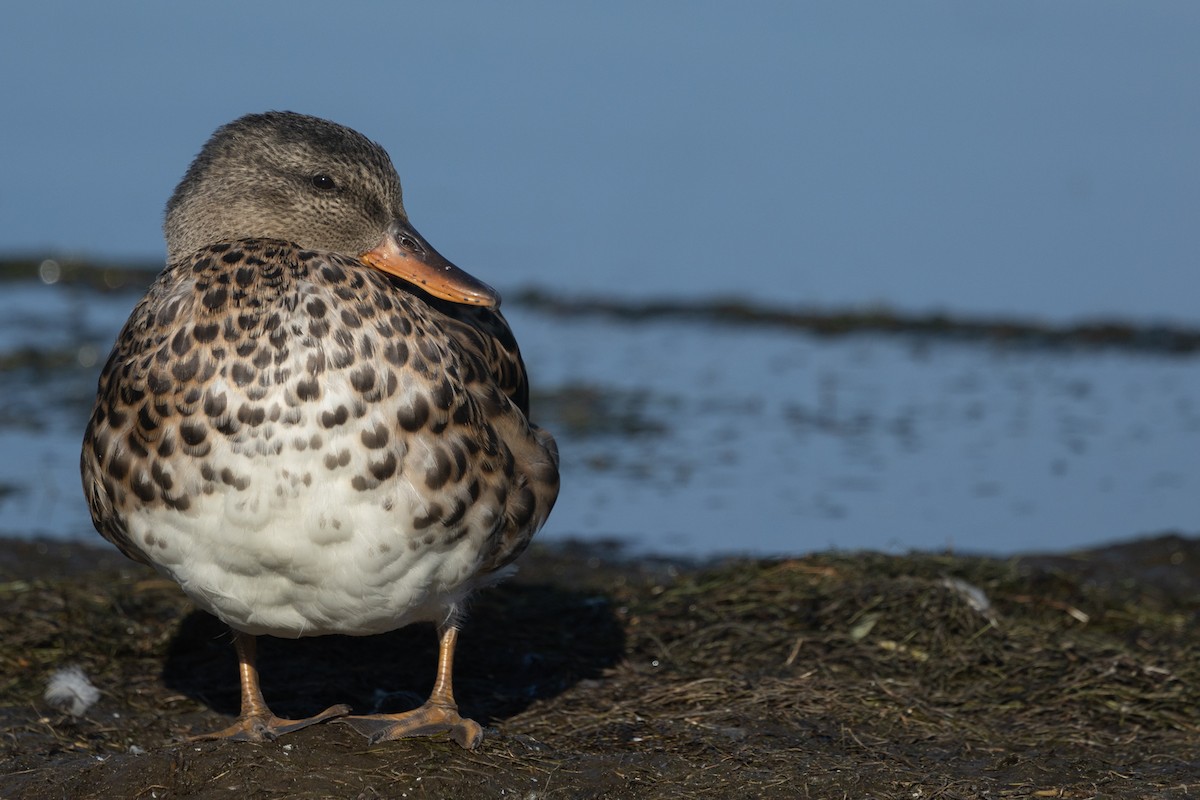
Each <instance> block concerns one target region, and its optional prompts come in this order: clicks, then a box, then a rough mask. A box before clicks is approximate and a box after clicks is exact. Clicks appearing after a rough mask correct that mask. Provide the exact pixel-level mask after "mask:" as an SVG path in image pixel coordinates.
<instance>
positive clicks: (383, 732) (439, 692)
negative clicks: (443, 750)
mask: <svg viewBox="0 0 1200 800" xmlns="http://www.w3.org/2000/svg"><path fill="white" fill-rule="evenodd" d="M439 633H440V635H441V646H440V647H439V648H438V670H437V680H436V681H435V682H434V684H433V691H432V692H430V694H429V699H428V700H426V701H425V705H423V706H421V707H420V708H416V709H413V710H412V711H405V712H404V713H402V714H370V715H365V716H361V717H345V718H344V719H340V720H338V722H344V723H346V724H347V725H350V726H352V727H353V728H354V730H356V731H358V732H359V733H361V734H362V735H363V736H366V737H367V739H368V740H369V741H370V743H371V744H376V743H377V742H386V741H389V740H392V739H404V738H407V737H409V736H433V735H435V734H438V733H449V734H450V736H451V738H453V739H454V741H456V742H458V743H459V744H460V745H462V746H463V747H465V748H466V749H468V750H474V749H475V748H476V747H478V746H479V743H480V742H482V741H483V728H481V727H480V726H479V723H477V722H475V720H471V719H463V718H462V717H460V716H459V715H458V704H456V703H455V702H454V688H453V686H452V683H453V681H452V674H451V673H453V672H454V647H455V645H456V644H457V642H458V628H456V627H454V626H453V625H445V626H443V627H442V628H441V629H440V631H439Z"/></svg>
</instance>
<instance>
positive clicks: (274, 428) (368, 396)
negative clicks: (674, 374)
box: [83, 239, 558, 572]
mask: <svg viewBox="0 0 1200 800" xmlns="http://www.w3.org/2000/svg"><path fill="white" fill-rule="evenodd" d="M315 287H320V288H319V289H317V288H315ZM322 343H323V344H322ZM292 349H299V350H301V351H304V352H307V353H309V355H308V358H307V362H308V370H307V371H305V372H303V373H295V374H293V373H290V372H288V371H287V370H286V369H281V368H280V367H279V364H280V362H282V361H283V360H284V356H286V355H287V353H288V351H289V350H292ZM217 378H220V379H222V380H223V381H225V382H227V383H231V384H232V385H231V386H228V388H226V389H225V390H224V391H214V390H213V388H212V386H213V382H214V379H217ZM333 379H345V380H348V381H349V382H350V383H351V385H352V386H353V387H354V388H355V389H356V390H357V391H358V392H359V399H358V402H355V403H353V404H350V405H349V406H346V405H342V404H339V405H337V406H335V407H332V408H327V409H325V411H324V412H323V415H322V417H321V424H322V427H324V428H326V429H328V430H329V431H331V432H332V431H334V430H336V429H337V428H339V427H340V426H344V425H353V424H354V421H355V420H356V419H360V418H362V417H363V415H364V414H365V412H366V411H367V409H368V408H369V407H372V406H378V405H387V406H391V407H392V408H391V410H392V412H393V413H392V417H393V419H394V425H392V426H391V427H390V428H388V427H381V428H379V429H377V430H376V429H372V430H371V431H364V432H363V433H362V435H361V436H360V440H361V441H362V443H363V446H364V447H368V448H372V449H373V450H374V451H375V458H374V460H372V461H371V462H370V465H369V467H368V469H367V470H366V471H364V472H362V473H361V474H345V472H344V471H339V470H337V469H336V468H335V469H331V470H330V474H327V475H324V476H313V479H314V480H342V481H349V482H350V483H351V485H352V486H354V487H355V488H359V489H361V490H362V491H372V490H375V489H377V488H378V487H379V486H380V484H382V483H385V482H387V481H391V480H399V479H401V478H404V477H407V478H410V479H411V478H412V476H411V475H409V472H410V470H411V467H410V466H409V465H408V464H407V463H406V454H407V453H409V452H411V451H412V448H411V446H405V443H406V442H409V441H410V440H411V439H413V438H414V437H422V438H423V439H426V440H431V441H436V442H437V444H436V445H435V446H436V448H437V449H436V450H435V453H436V457H437V466H436V467H435V468H434V469H431V470H427V471H425V474H423V475H422V476H420V479H421V481H422V482H423V483H424V486H425V487H426V489H427V490H428V492H429V493H431V494H436V496H437V497H438V498H439V501H438V502H437V503H436V504H435V506H436V508H437V510H438V512H439V513H436V514H433V515H430V516H429V517H428V518H422V519H420V520H417V521H416V524H417V527H418V529H419V530H421V531H429V532H431V533H433V534H434V536H435V538H436V539H437V540H454V539H456V538H459V537H461V536H464V535H466V533H467V532H466V531H464V530H463V528H462V525H461V522H462V520H463V518H464V516H466V514H467V511H468V510H470V509H471V508H472V507H473V506H477V505H483V506H490V507H493V508H494V510H495V512H496V514H495V516H496V519H497V523H496V528H495V530H493V531H488V532H487V537H486V539H487V544H486V552H485V556H484V559H483V560H484V564H485V566H484V571H485V572H486V571H494V570H497V569H499V568H501V567H503V566H505V565H506V564H508V563H510V562H511V561H512V560H513V559H514V558H515V557H516V556H517V555H519V554H520V552H521V551H522V550H523V549H524V548H525V546H526V545H527V544H528V542H529V539H530V536H531V535H532V533H533V531H534V530H536V528H537V527H538V526H540V524H541V522H542V521H543V520H544V519H545V517H546V515H547V514H548V513H549V511H550V508H551V507H552V506H553V503H554V499H555V497H556V496H557V490H558V471H557V464H558V459H557V448H556V446H555V444H554V441H553V438H552V437H550V436H549V434H547V433H545V432H544V431H541V430H540V429H538V428H537V427H536V426H533V425H531V424H530V423H529V422H528V420H527V418H526V413H527V409H528V383H527V379H526V375H525V367H524V364H523V363H522V360H521V356H520V353H519V351H518V349H517V345H516V341H515V339H514V338H513V336H512V333H511V331H510V330H509V327H508V324H507V323H506V322H505V320H504V318H503V317H502V316H501V315H500V313H499V312H498V311H491V310H487V309H480V308H469V307H465V306H459V305H456V304H453V303H448V302H445V301H439V300H435V299H433V298H430V297H428V296H422V295H421V293H419V292H418V291H416V290H414V289H412V288H411V287H406V286H405V285H404V284H403V283H401V282H400V281H398V280H396V279H394V278H391V277H389V276H387V275H384V274H383V273H380V272H379V271H377V270H375V269H372V268H370V267H367V266H365V265H363V264H361V263H359V262H357V261H355V260H354V259H351V258H347V257H344V256H340V255H337V254H331V253H316V252H313V251H305V250H302V249H300V248H298V247H297V246H295V245H292V244H290V243H287V242H283V241H278V240H263V239H249V240H242V241H238V242H234V243H220V244H215V245H211V246H209V247H206V248H204V249H203V250H201V251H200V252H198V253H197V254H196V255H195V256H194V257H193V258H191V259H189V260H186V261H183V262H180V263H176V264H173V265H171V266H170V267H168V268H167V269H166V270H164V272H163V273H162V274H161V276H160V277H159V279H158V280H157V281H156V282H155V284H154V286H153V287H152V289H151V290H150V292H149V293H148V294H147V296H146V297H145V298H144V299H143V300H142V302H141V303H139V304H138V306H137V308H136V309H135V310H134V312H133V314H132V315H131V317H130V319H129V321H128V323H127V324H126V326H125V328H124V330H123V331H122V332H121V335H120V336H119V338H118V340H117V344H116V346H115V348H114V350H113V353H112V356H111V357H110V359H109V361H108V363H107V364H106V366H105V368H104V371H103V373H102V375H101V379H100V385H99V391H98V394H97V401H96V407H95V411H94V413H93V416H92V420H91V423H90V424H89V426H88V429H87V434H86V438H85V442H84V451H83V473H84V482H85V491H86V494H87V498H88V503H89V506H90V508H91V510H92V517H93V521H94V522H95V524H96V527H97V529H98V530H99V531H100V532H101V533H102V534H103V535H104V536H105V538H107V539H108V540H109V541H111V542H113V543H114V544H115V545H117V547H119V548H120V549H121V551H122V552H124V553H125V554H126V555H128V556H130V557H132V558H135V559H138V560H142V561H145V560H147V559H146V557H145V556H144V555H143V553H142V550H143V548H144V547H145V546H146V545H147V543H144V542H143V543H135V542H131V541H130V540H129V538H128V534H127V531H126V528H125V525H124V514H125V513H126V510H127V509H128V507H129V506H130V505H131V504H137V505H139V506H142V507H146V506H155V505H161V506H165V507H169V508H174V509H180V510H186V509H187V507H188V505H189V503H190V499H189V496H190V494H191V493H193V492H195V491H199V492H202V493H206V494H207V493H212V492H213V491H216V490H217V489H218V488H223V487H233V489H235V490H236V489H237V487H238V485H239V483H240V482H241V481H242V479H243V476H241V475H239V474H237V473H236V472H234V471H231V470H230V469H228V468H223V467H222V465H220V464H218V463H213V462H211V461H209V460H208V459H207V456H208V454H209V451H210V450H211V443H210V442H209V439H210V437H212V438H216V437H224V438H225V439H227V440H229V442H231V443H234V444H235V446H236V448H237V449H241V450H251V451H254V452H259V453H261V454H280V453H286V452H287V451H288V450H290V449H299V450H304V449H307V448H309V447H321V445H322V442H321V437H320V434H319V433H318V434H313V435H298V434H297V433H296V432H295V431H293V430H292V429H291V426H293V425H294V424H295V423H297V422H298V421H299V417H298V415H297V414H296V413H295V407H296V406H298V405H300V404H305V403H318V404H319V403H321V398H322V382H323V381H328V380H333ZM276 384H284V385H286V386H287V387H288V391H287V393H286V398H287V399H286V402H283V403H279V402H274V403H272V404H269V405H268V404H263V403H261V402H260V401H261V400H262V399H263V396H264V394H265V392H264V387H266V386H269V385H276ZM402 384H409V385H412V384H417V385H418V386H419V388H418V390H417V398H416V400H415V401H414V402H413V403H411V404H400V403H398V402H397V401H396V399H395V398H396V396H397V394H398V392H399V389H400V387H401V385H402ZM331 458H333V459H334V461H335V462H336V458H337V456H336V454H335V455H332V456H331ZM183 460H186V461H189V462H193V463H196V464H198V465H199V471H200V475H201V476H202V481H201V483H200V485H198V486H185V485H181V483H180V482H179V481H177V480H176V479H175V475H174V474H175V472H176V471H177V469H176V467H175V465H176V464H177V463H179V462H180V461H183Z"/></svg>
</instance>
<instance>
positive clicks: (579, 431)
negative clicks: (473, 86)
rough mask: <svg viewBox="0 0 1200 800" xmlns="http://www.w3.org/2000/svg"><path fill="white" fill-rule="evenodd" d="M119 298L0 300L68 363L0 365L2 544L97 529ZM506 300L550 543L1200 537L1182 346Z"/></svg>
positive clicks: (12, 325) (57, 294)
mask: <svg viewBox="0 0 1200 800" xmlns="http://www.w3.org/2000/svg"><path fill="white" fill-rule="evenodd" d="M135 300H136V296H135V295H131V294H129V293H111V294H97V293H95V292H93V291H91V290H87V289H82V288H79V287H64V286H61V285H44V284H40V283H34V282H29V283H18V284H8V285H6V287H5V291H4V292H3V293H0V358H8V357H12V356H13V355H14V354H16V353H19V352H20V351H21V350H22V348H29V347H39V348H44V349H46V350H47V351H52V352H54V353H64V354H65V356H64V357H63V362H64V363H63V365H62V366H61V367H59V368H49V367H45V366H42V367H38V366H27V367H23V368H21V369H16V370H9V371H6V372H5V373H4V386H3V388H2V389H0V453H2V454H3V458H0V486H3V487H7V488H8V491H7V492H6V493H4V494H0V534H7V535H19V536H27V535H45V536H51V537H55V538H80V539H84V540H88V541H98V540H96V539H95V536H96V535H95V534H94V533H93V532H92V530H91V525H90V521H89V520H88V517H87V511H86V508H85V506H84V502H83V498H82V495H81V492H80V489H79V478H78V453H79V441H80V437H81V435H82V431H83V426H84V423H85V421H86V418H87V414H88V413H89V411H90V403H91V398H92V396H93V394H94V391H95V379H96V375H97V373H98V371H99V368H100V364H101V363H102V361H103V358H104V357H105V355H106V353H107V349H108V347H109V345H110V343H111V341H112V339H113V337H114V336H115V334H116V331H117V329H118V328H119V327H120V325H121V324H122V323H123V321H124V318H125V316H126V315H127V313H128V311H129V309H130V308H131V307H132V305H133V303H134V301H135ZM506 310H507V313H508V316H509V319H510V321H511V323H512V326H513V328H514V330H515V331H516V332H517V335H518V336H519V338H520V341H521V343H522V346H523V349H524V352H525V356H526V360H527V362H528V366H529V371H530V374H531V376H532V379H533V382H534V389H535V397H534V412H535V414H537V415H539V416H538V418H539V420H540V421H541V422H542V423H543V424H544V425H546V426H547V427H549V428H550V429H551V430H553V431H554V432H555V433H556V435H557V436H558V439H559V443H560V448H561V451H562V454H563V489H562V495H561V499H560V501H559V504H558V507H557V508H556V509H555V511H554V513H553V515H552V516H551V519H550V522H549V524H548V525H547V527H546V529H545V531H544V533H543V534H541V535H542V536H543V537H544V538H546V539H562V538H583V539H587V540H591V541H596V540H599V539H606V538H616V539H619V540H621V541H623V542H625V543H626V544H628V545H629V546H630V547H631V548H633V549H634V550H636V551H642V552H646V551H649V552H657V553H666V554H673V555H697V556H703V555H711V554H716V553H729V552H739V553H756V554H795V553H803V552H809V551H813V550H822V549H827V548H831V547H834V548H842V549H859V548H870V549H877V550H885V551H893V552H895V551H906V550H909V549H922V550H943V549H951V550H954V551H959V552H964V551H968V552H988V553H1015V552H1026V551H1031V550H1061V549H1067V548H1074V547H1083V546H1088V545H1093V544H1099V543H1104V542H1108V541H1111V540H1116V539H1126V538H1130V537H1133V536H1137V535H1143V534H1152V533H1158V532H1163V531H1172V530H1174V531H1183V532H1195V531H1197V529H1200V500H1197V498H1200V476H1198V475H1197V473H1196V470H1195V468H1194V467H1195V460H1196V459H1195V454H1196V453H1197V452H1200V369H1197V360H1196V357H1194V356H1193V357H1179V356H1175V357H1167V356H1153V355H1144V354H1141V355H1135V354H1129V353H1120V352H1109V351H1094V350H1079V349H1076V350H1063V351H1046V350H1030V349H1022V348H1003V347H998V346H995V345H988V344H964V343H948V342H941V341H933V340H927V339H920V338H915V337H907V336H888V337H885V336H879V335H865V334H860V335H851V336H847V337H843V338H834V339H829V338H817V337H813V336H810V335H807V334H801V333H796V332H780V331H773V330H768V329H745V328H736V327H727V326H714V325H711V324H699V323H683V322H670V323H668V322H646V323H637V324H633V323H623V324H616V323H613V322H612V321H609V320H604V319H597V318H589V317H582V318H578V317H577V318H571V317H561V316H551V315H547V314H544V313H540V312H535V311H533V310H531V309H525V308H522V307H520V306H519V305H514V306H512V307H511V308H508V309H506ZM34 361H35V362H38V363H40V361H44V359H40V360H39V359H34ZM563 396H569V397H582V398H584V400H583V401H578V402H576V403H575V404H574V405H571V404H570V403H568V404H566V405H564V403H563V402H562V401H561V398H562V397H563ZM588 398H590V400H588ZM581 409H582V410H581Z"/></svg>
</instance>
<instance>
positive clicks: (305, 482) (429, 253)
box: [82, 112, 558, 748]
mask: <svg viewBox="0 0 1200 800" xmlns="http://www.w3.org/2000/svg"><path fill="white" fill-rule="evenodd" d="M164 231H165V233H166V239H167V252H168V264H167V267H166V268H165V269H164V270H163V271H162V273H161V274H160V275H159V276H158V278H157V280H156V281H155V282H154V284H153V285H152V286H151V287H150V289H149V291H148V292H147V293H146V296H145V297H143V298H142V300H141V302H139V303H138V305H137V306H136V308H134V310H133V313H132V314H131V315H130V317H129V321H128V322H126V324H125V327H124V328H123V329H122V331H121V333H120V335H119V336H118V338H117V342H116V344H115V345H114V347H113V350H112V354H111V355H110V356H109V359H108V362H107V363H106V364H105V366H104V370H103V372H101V374H100V381H99V388H98V390H97V396H96V405H95V408H94V410H93V412H92V417H91V421H90V422H89V423H88V427H87V432H86V434H85V437H84V442H83V457H82V472H83V487H84V493H85V494H86V496H87V501H88V505H89V506H90V508H91V513H92V521H93V522H94V523H95V526H96V529H97V530H99V531H100V533H101V535H103V536H104V538H106V539H108V540H109V541H110V542H112V543H113V544H115V545H116V546H117V547H118V548H120V550H121V552H123V553H124V554H125V555H127V556H129V557H130V558H132V559H135V560H137V561H141V562H144V563H146V564H149V565H151V566H153V567H155V568H156V569H158V570H159V571H161V572H162V573H164V574H165V575H167V576H169V577H170V578H172V579H173V580H175V581H177V582H178V583H179V585H180V586H181V587H182V588H183V591H184V592H185V593H186V594H187V595H188V597H190V598H191V599H192V601H194V602H195V603H196V605H198V606H200V607H201V608H203V609H205V610H207V611H209V612H211V613H212V614H215V615H216V616H217V617H219V618H220V619H222V620H223V621H224V622H225V623H227V624H228V625H229V626H230V627H231V628H232V629H233V631H234V645H235V646H236V648H237V654H238V659H239V663H240V676H241V694H242V699H241V714H240V715H239V717H238V719H237V720H236V721H235V722H234V723H233V724H232V725H230V726H229V727H228V728H225V729H224V730H220V731H216V732H214V733H210V734H203V735H201V736H199V737H195V738H200V739H217V738H228V739H239V740H250V741H262V740H264V739H273V738H275V737H277V736H279V735H281V734H284V733H288V732H291V731H294V730H297V729H299V728H303V727H306V726H308V725H312V724H314V723H318V722H323V721H326V720H330V719H340V720H341V721H345V722H348V723H349V724H351V725H353V727H354V728H355V729H357V730H358V731H359V732H360V733H362V734H363V735H365V736H367V737H368V738H369V739H370V740H371V741H372V742H378V741H382V740H387V739H397V738H401V737H406V736H419V735H429V734H436V733H449V734H450V735H451V736H452V737H453V738H454V739H455V740H456V741H457V742H458V743H459V744H461V745H463V746H464V747H467V748H474V747H476V746H477V745H478V744H479V742H480V741H481V739H482V735H483V733H482V729H481V728H480V726H479V725H478V724H477V723H475V722H474V721H472V720H470V719H465V718H463V717H461V716H460V715H459V713H458V708H457V705H456V704H455V700H454V693H453V689H452V683H451V673H452V669H453V658H454V649H455V642H456V639H457V636H458V630H459V621H460V618H461V615H462V609H463V602H464V600H465V599H466V598H467V596H468V595H470V594H471V593H472V592H473V591H475V590H476V589H478V588H480V587H482V586H486V585H488V584H489V583H493V582H495V581H496V580H498V579H499V578H501V577H503V576H504V575H505V574H506V573H507V572H509V571H510V567H509V565H511V563H512V562H513V560H514V559H515V558H516V557H517V556H518V555H520V553H521V552H522V551H523V550H524V549H525V547H526V545H527V544H528V543H529V540H530V538H531V537H532V536H533V535H534V533H535V532H537V530H538V529H539V528H540V527H541V526H542V524H543V523H544V522H545V520H546V517H547V515H548V514H549V513H550V510H551V508H552V507H553V505H554V501H555V499H556V497H557V495H558V450H557V446H556V445H555V442H554V439H553V437H552V436H551V435H550V434H549V433H547V432H546V431H544V430H541V429H540V428H538V427H537V426H535V425H533V424H532V423H531V422H530V421H529V386H528V382H527V379H526V374H525V366H524V363H523V362H522V360H521V355H520V352H519V350H518V349H517V343H516V340H515V339H514V338H513V335H512V332H511V331H510V329H509V327H508V323H507V322H506V321H505V319H504V317H503V316H502V315H501V314H500V312H499V311H498V310H497V309H498V306H499V303H500V300H499V296H498V295H497V294H496V292H495V291H494V290H493V289H491V287H489V286H487V285H486V284H484V283H482V282H480V281H478V280H476V279H475V278H473V277H471V276H470V275H468V274H467V273H466V272H464V271H462V270H460V269H458V268H457V267H455V266H454V265H453V264H451V263H450V262H449V261H447V260H446V259H445V258H443V257H442V256H441V255H439V254H438V252H437V251H436V250H434V249H433V248H432V247H431V246H430V245H429V243H428V242H426V241H425V240H424V239H423V238H422V237H421V236H420V234H418V233H417V232H416V230H415V229H414V228H413V227H412V225H410V223H409V221H408V216H407V214H406V213H405V211H404V206H403V204H402V202H401V193H400V179H399V178H398V177H397V175H396V171H395V169H394V168H393V166H392V162H391V160H390V159H389V158H388V155H387V153H386V152H385V151H384V150H383V148H381V147H380V146H379V145H377V144H375V143H374V142H371V141H370V140H368V139H366V138H365V137H363V136H362V135H360V134H359V133H356V132H355V131H353V130H350V129H349V128H346V127H343V126H341V125H337V124H334V123H332V122H328V121H325V120H322V119H317V118H315V117H309V116H303V115H300V114H293V113H285V112H271V113H266V114H254V115H250V116H246V117H242V118H241V119H238V120H236V121H234V122H232V123H230V124H228V125H225V126H224V127H222V128H220V129H218V130H217V132H216V133H215V134H213V136H212V138H211V139H209V141H208V143H207V144H205V146H204V148H203V149H202V150H201V151H200V154H199V155H198V156H197V157H196V159H195V161H194V162H193V163H192V165H191V167H190V168H189V169H188V171H187V174H186V175H185V176H184V178H183V180H182V182H181V183H180V184H179V186H178V187H177V188H176V189H175V192H174V194H173V195H172V197H171V199H170V201H169V202H168V204H167V215H166V222H165V224H164ZM415 622H433V623H434V624H436V625H437V627H438V632H439V636H440V649H439V663H438V670H437V680H436V683H435V686H434V688H433V691H432V693H431V695H430V697H429V700H428V701H427V702H426V703H425V704H424V705H423V706H421V707H420V708H418V709H416V710H414V711H409V712H406V713H402V714H373V715H368V716H347V715H348V714H349V708H348V707H347V706H334V707H332V708H328V709H326V710H325V711H322V712H321V713H319V714H316V715H315V716H312V717H308V718H306V719H300V720H289V719H281V718H279V717H276V716H275V715H274V714H272V713H271V711H270V709H269V708H268V707H267V704H266V702H265V701H264V699H263V696H262V692H261V690H260V688H259V681H258V673H257V670H256V666H255V652H256V646H255V642H256V640H255V637H257V636H260V635H270V636H279V637H292V638H294V637H299V636H321V635H325V634H349V635H355V636H366V635H372V634H379V633H383V632H386V631H391V630H394V629H396V628H400V627H403V626H406V625H409V624H410V623H415Z"/></svg>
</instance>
